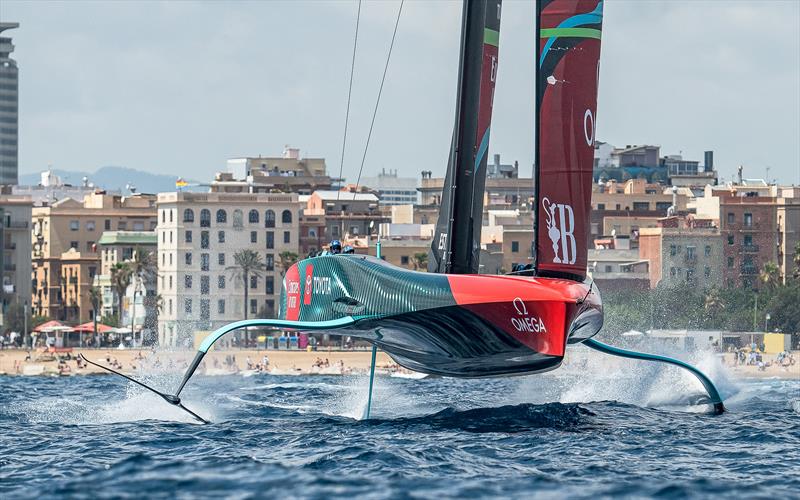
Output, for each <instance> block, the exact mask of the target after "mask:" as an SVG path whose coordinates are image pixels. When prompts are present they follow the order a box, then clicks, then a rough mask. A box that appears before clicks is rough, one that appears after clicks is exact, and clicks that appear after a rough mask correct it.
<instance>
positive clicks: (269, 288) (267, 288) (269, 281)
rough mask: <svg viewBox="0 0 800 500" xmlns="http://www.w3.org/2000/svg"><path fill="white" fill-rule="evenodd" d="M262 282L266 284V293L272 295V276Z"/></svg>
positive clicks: (273, 284)
mask: <svg viewBox="0 0 800 500" xmlns="http://www.w3.org/2000/svg"><path fill="white" fill-rule="evenodd" d="M264 281H265V282H266V285H267V286H266V290H267V293H268V294H270V295H272V294H274V293H275V277H274V276H267V277H266V278H265V279H264Z"/></svg>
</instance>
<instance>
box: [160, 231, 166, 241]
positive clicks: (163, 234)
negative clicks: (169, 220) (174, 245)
mask: <svg viewBox="0 0 800 500" xmlns="http://www.w3.org/2000/svg"><path fill="white" fill-rule="evenodd" d="M166 242H167V232H166V231H161V243H166Z"/></svg>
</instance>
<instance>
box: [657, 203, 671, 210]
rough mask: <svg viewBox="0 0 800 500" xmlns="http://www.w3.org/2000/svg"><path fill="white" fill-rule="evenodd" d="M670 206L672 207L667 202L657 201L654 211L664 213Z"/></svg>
mask: <svg viewBox="0 0 800 500" xmlns="http://www.w3.org/2000/svg"><path fill="white" fill-rule="evenodd" d="M671 206H672V203H670V202H668V201H657V202H656V210H658V211H659V212H666V211H667V210H669V207H671Z"/></svg>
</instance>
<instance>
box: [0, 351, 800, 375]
mask: <svg viewBox="0 0 800 500" xmlns="http://www.w3.org/2000/svg"><path fill="white" fill-rule="evenodd" d="M79 353H83V354H84V355H85V356H86V357H87V358H88V359H90V360H92V361H95V362H98V363H101V364H105V365H107V366H112V367H116V368H117V369H118V370H119V371H122V372H124V373H128V374H135V373H137V372H139V371H141V370H148V369H151V368H152V367H174V368H175V369H183V367H185V366H187V365H188V364H189V362H190V361H191V359H192V358H193V357H194V351H168V350H162V351H151V350H149V349H124V350H122V349H77V348H76V349H74V350H73V351H72V352H71V353H70V358H71V359H70V360H68V361H65V362H64V363H62V366H61V367H59V361H58V360H57V359H56V358H55V357H54V356H53V355H50V354H47V353H42V352H41V351H32V352H30V356H31V359H30V360H26V358H27V357H28V354H29V353H28V351H25V350H18V349H7V350H0V374H5V375H51V376H52V375H59V374H64V375H73V374H76V375H89V374H98V373H108V372H106V371H104V370H101V369H99V368H97V367H94V366H91V365H88V366H84V367H82V368H79V367H78V363H77V360H76V357H77V355H78V354H79ZM264 355H267V356H268V357H269V367H268V370H267V371H269V373H272V374H275V375H287V374H291V375H295V374H297V375H299V374H309V373H323V374H329V375H336V374H342V373H360V372H366V370H368V369H369V364H370V355H371V353H370V351H368V350H356V351H334V350H331V351H328V350H319V351H294V350H293V351H289V350H286V351H283V350H269V351H267V350H256V349H252V350H238V349H231V350H212V351H210V352H209V353H208V355H207V356H206V358H205V362H204V366H203V370H204V372H205V373H207V374H210V375H221V374H225V373H233V372H237V371H240V372H241V371H245V370H248V361H249V362H250V364H251V366H250V369H252V368H254V366H255V365H257V364H259V363H261V362H262V360H263V357H264ZM793 355H794V358H795V359H796V360H797V362H796V364H795V365H793V366H788V367H786V366H779V365H778V364H777V363H775V362H774V359H775V356H776V355H772V354H767V355H764V359H765V361H767V362H770V363H771V365H770V366H767V367H765V368H764V369H763V370H760V369H759V367H758V366H753V365H734V364H733V355H731V354H726V355H725V356H724V357H723V359H724V363H725V367H726V369H727V370H728V371H729V372H730V373H731V374H732V375H734V376H735V377H737V378H784V379H800V352H798V351H793ZM62 356H64V355H62ZM376 359H377V366H378V367H379V368H383V369H384V370H385V369H387V368H391V369H396V368H397V367H396V365H395V364H394V363H393V361H392V359H391V358H390V357H389V356H388V355H387V354H386V353H384V352H381V351H378V355H377V358H376ZM326 360H327V364H325V361H326ZM319 361H322V363H323V366H322V367H319V366H317V367H315V366H314V365H315V364H319ZM64 365H65V366H66V368H64Z"/></svg>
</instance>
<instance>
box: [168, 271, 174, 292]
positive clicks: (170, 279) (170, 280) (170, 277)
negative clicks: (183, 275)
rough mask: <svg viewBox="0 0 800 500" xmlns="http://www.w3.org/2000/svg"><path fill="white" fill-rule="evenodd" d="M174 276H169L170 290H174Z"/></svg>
mask: <svg viewBox="0 0 800 500" xmlns="http://www.w3.org/2000/svg"><path fill="white" fill-rule="evenodd" d="M172 283H173V282H172V275H171V274H170V276H169V289H170V290H172Z"/></svg>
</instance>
